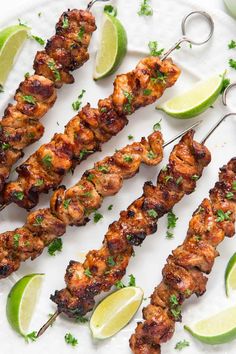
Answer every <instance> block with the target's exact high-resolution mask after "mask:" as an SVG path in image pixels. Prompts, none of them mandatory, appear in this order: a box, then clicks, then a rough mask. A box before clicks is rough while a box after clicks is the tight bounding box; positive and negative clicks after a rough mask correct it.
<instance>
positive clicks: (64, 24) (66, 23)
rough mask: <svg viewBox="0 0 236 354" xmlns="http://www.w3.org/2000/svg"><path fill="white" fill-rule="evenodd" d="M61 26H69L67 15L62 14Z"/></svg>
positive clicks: (65, 27)
mask: <svg viewBox="0 0 236 354" xmlns="http://www.w3.org/2000/svg"><path fill="white" fill-rule="evenodd" d="M62 28H64V29H67V28H69V20H68V17H67V16H63V18H62Z"/></svg>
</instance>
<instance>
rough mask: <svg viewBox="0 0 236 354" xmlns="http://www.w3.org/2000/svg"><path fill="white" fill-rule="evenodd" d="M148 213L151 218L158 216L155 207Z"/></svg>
mask: <svg viewBox="0 0 236 354" xmlns="http://www.w3.org/2000/svg"><path fill="white" fill-rule="evenodd" d="M147 214H148V216H150V218H153V219H155V218H157V216H158V214H157V212H156V210H154V209H150V210H148V211H147Z"/></svg>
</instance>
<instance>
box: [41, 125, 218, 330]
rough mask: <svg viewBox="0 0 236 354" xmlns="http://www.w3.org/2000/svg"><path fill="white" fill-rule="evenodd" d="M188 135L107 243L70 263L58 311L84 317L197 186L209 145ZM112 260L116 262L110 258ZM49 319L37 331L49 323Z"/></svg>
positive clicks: (58, 293) (107, 237)
mask: <svg viewBox="0 0 236 354" xmlns="http://www.w3.org/2000/svg"><path fill="white" fill-rule="evenodd" d="M193 135H194V133H193V131H192V130H191V131H190V132H188V133H186V134H185V135H184V136H183V138H182V139H181V141H180V142H179V143H178V144H177V145H176V146H175V147H174V149H173V150H172V152H171V154H170V158H169V164H168V166H166V168H164V169H162V170H161V172H160V173H159V176H158V179H157V185H156V186H154V185H153V184H152V183H151V182H146V183H145V185H144V192H143V195H142V196H141V197H140V198H138V199H137V200H136V201H134V202H133V203H132V204H131V205H130V206H129V207H128V209H127V210H126V211H122V212H121V214H120V219H119V220H118V221H116V222H114V223H112V224H111V225H110V226H109V229H108V232H107V233H106V235H105V238H104V241H103V246H102V247H101V249H99V250H93V251H90V252H89V253H88V254H87V256H86V260H85V262H84V263H83V264H81V263H79V262H76V261H71V262H70V264H69V266H68V268H67V271H66V275H65V281H66V288H65V289H62V290H60V291H56V292H55V294H54V295H52V296H51V299H52V300H53V301H54V302H55V303H56V304H57V306H58V311H57V312H56V313H55V316H54V317H53V319H55V317H56V316H58V315H59V314H60V313H64V314H66V315H67V316H69V317H76V316H79V315H85V314H86V313H87V312H89V311H91V310H92V309H93V307H94V305H95V299H94V298H95V296H96V295H98V294H100V293H101V292H103V291H108V290H109V289H110V288H111V287H112V286H113V285H115V283H116V282H117V281H118V280H120V279H121V278H122V277H123V276H124V274H125V272H126V268H127V266H128V264H129V260H130V258H131V256H132V253H133V246H139V245H141V244H142V242H143V241H144V239H145V238H146V236H147V235H150V234H153V233H155V232H156V229H157V221H158V218H160V217H161V216H163V215H164V214H166V213H167V212H168V211H170V210H171V209H172V208H173V206H174V205H175V204H176V203H177V202H179V201H180V200H181V199H182V198H183V196H184V195H185V194H190V193H191V192H193V191H194V189H195V187H196V178H193V176H196V175H197V176H198V177H199V178H200V177H201V175H202V172H203V169H204V167H205V166H207V165H208V164H209V162H210V160H211V156H210V152H209V151H208V150H207V148H206V147H205V146H204V145H202V144H199V143H197V142H195V141H194V140H193ZM109 260H112V262H110V261H109ZM50 323H51V322H50V321H48V322H47V323H46V324H45V325H44V326H43V327H42V329H41V330H40V331H39V333H38V335H41V334H42V333H43V332H44V331H45V330H46V328H47V327H48V326H49V325H50Z"/></svg>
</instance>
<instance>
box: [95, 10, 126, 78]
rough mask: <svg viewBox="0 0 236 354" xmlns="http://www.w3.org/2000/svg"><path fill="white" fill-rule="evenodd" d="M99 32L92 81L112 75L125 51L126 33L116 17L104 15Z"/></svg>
mask: <svg viewBox="0 0 236 354" xmlns="http://www.w3.org/2000/svg"><path fill="white" fill-rule="evenodd" d="M101 32H102V35H101V40H100V45H99V49H98V52H97V56H96V62H95V70H94V74H93V78H94V80H99V79H102V78H103V77H106V76H109V75H111V74H112V73H114V72H115V71H116V70H117V69H118V67H119V66H120V64H121V62H122V60H123V58H124V56H125V54H126V51H127V36H126V31H125V29H124V27H123V25H122V24H121V22H120V21H119V20H118V19H117V18H116V17H114V16H111V15H109V14H107V13H104V21H103V24H102V31H101Z"/></svg>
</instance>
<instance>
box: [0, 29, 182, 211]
mask: <svg viewBox="0 0 236 354" xmlns="http://www.w3.org/2000/svg"><path fill="white" fill-rule="evenodd" d="M73 28H74V27H73ZM61 32H63V31H62V30H60V33H61ZM72 37H73V36H72ZM54 40H55V42H57V41H59V42H60V41H61V39H60V38H58V37H57V39H55V38H54ZM70 40H73V39H70ZM60 43H61V42H60ZM55 46H56V44H55ZM61 46H62V44H60V45H59V47H60V48H61V51H62V52H63V51H64V47H61ZM65 50H66V49H65ZM62 52H60V55H61V62H64V59H63V58H64V54H63V53H64V52H63V53H62ZM58 55H59V54H58ZM66 58H67V60H68V61H66V60H65V62H64V65H67V66H68V68H69V67H70V65H72V64H71V61H70V58H68V56H67V55H66ZM54 59H55V60H57V62H58V60H59V59H58V58H56V57H55V58H54ZM73 65H76V64H73ZM160 73H162V74H160ZM160 75H161V76H160ZM179 75H180V70H179V69H178V68H177V67H176V66H175V65H174V64H173V63H172V61H171V59H166V60H164V61H161V60H160V59H159V58H158V57H147V58H145V59H143V60H141V61H140V62H139V64H138V65H137V67H136V69H134V70H133V71H131V72H129V73H127V74H124V75H119V76H118V77H117V78H116V79H115V83H114V92H113V94H112V95H111V96H110V97H108V98H106V99H103V100H100V101H99V102H98V108H91V107H90V105H89V104H87V105H86V106H85V107H84V108H82V110H81V111H80V112H79V113H78V114H77V115H76V116H75V117H74V118H72V119H71V120H70V121H69V123H68V124H67V125H66V127H65V131H64V134H55V136H54V137H53V138H52V140H51V141H50V142H49V143H48V144H45V145H43V146H41V147H40V148H39V149H38V150H37V151H36V152H35V153H34V154H33V155H31V156H30V157H29V158H28V160H26V161H25V162H24V163H23V164H22V165H20V166H19V167H18V168H17V172H18V175H19V177H18V179H17V180H16V181H14V182H9V183H8V184H6V186H5V188H4V190H3V192H2V201H1V202H2V204H9V203H12V202H14V203H16V204H17V205H19V206H20V207H23V208H25V209H31V208H33V207H34V206H35V205H36V204H37V202H38V198H39V194H40V193H47V192H48V191H49V190H50V189H55V188H57V187H58V186H59V184H60V183H61V181H62V179H63V177H64V176H65V174H66V173H67V172H68V171H70V170H71V169H74V168H75V166H76V165H78V164H79V163H80V161H81V160H83V159H85V158H86V157H87V156H88V155H90V154H92V153H93V152H95V151H97V150H100V147H101V144H102V143H104V142H106V141H108V140H110V139H111V137H112V136H114V135H116V134H117V133H119V132H120V131H121V130H122V129H123V128H124V126H125V125H126V124H127V117H126V115H129V114H131V113H133V112H134V111H135V110H136V109H138V108H139V107H141V106H146V105H148V104H151V103H153V102H154V101H155V100H157V99H158V98H159V97H160V96H161V95H162V94H163V92H164V91H165V89H166V88H168V87H170V86H172V85H174V83H175V82H176V80H177V79H178V77H179ZM29 109H32V110H34V109H35V111H37V110H38V108H37V107H31V106H30V107H28V104H27V105H26V107H25V111H24V112H26V111H27V110H29ZM41 111H42V109H41ZM10 152H12V150H11V149H10V150H9V153H10ZM14 156H15V155H13V156H10V155H9V158H8V159H9V160H10V159H11V160H13V159H14ZM15 160H16V158H15ZM38 179H41V180H43V184H41V185H38V184H37V182H36V181H37V180H38ZM18 195H21V196H22V197H21V198H17V196H18Z"/></svg>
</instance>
